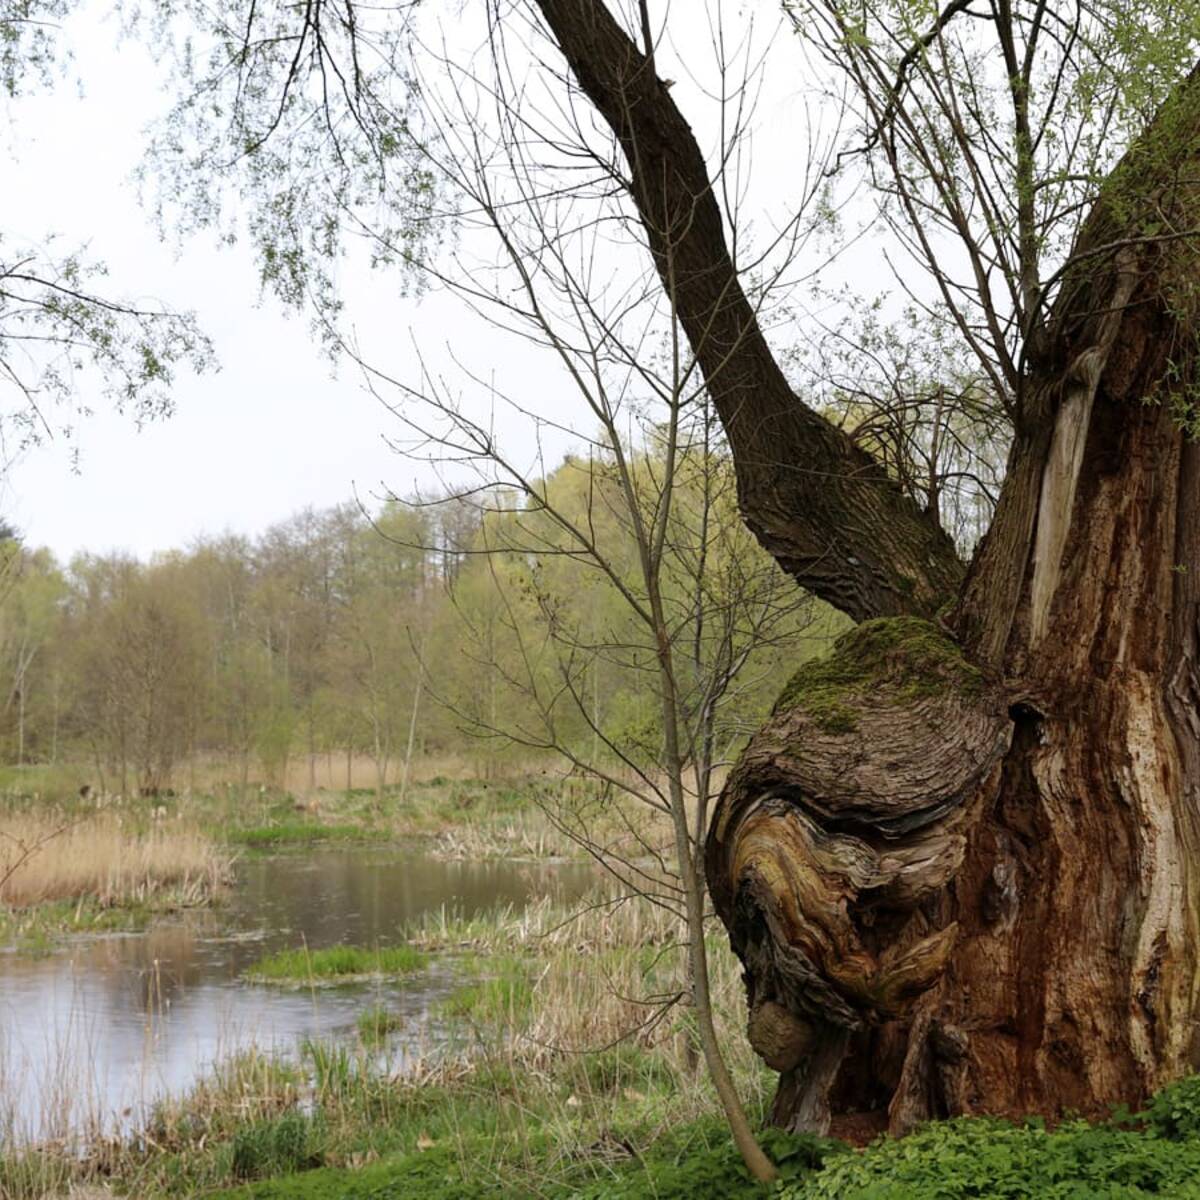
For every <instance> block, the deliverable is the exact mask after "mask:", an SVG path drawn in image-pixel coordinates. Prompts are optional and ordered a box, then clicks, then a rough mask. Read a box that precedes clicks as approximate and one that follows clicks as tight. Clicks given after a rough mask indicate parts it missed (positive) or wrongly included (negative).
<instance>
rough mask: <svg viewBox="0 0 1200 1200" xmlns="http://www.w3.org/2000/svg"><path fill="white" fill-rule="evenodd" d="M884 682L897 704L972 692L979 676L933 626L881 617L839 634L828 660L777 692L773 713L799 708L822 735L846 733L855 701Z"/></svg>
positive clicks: (809, 666) (979, 682) (800, 672)
mask: <svg viewBox="0 0 1200 1200" xmlns="http://www.w3.org/2000/svg"><path fill="white" fill-rule="evenodd" d="M885 682H886V683H887V684H888V685H889V687H890V688H891V689H892V690H893V692H894V693H895V694H896V696H897V698H898V699H899V700H900V701H901V702H903V701H907V700H919V699H921V698H923V697H925V696H930V695H934V694H936V693H937V692H939V691H942V690H943V689H952V690H954V691H957V692H960V693H972V692H976V691H978V690H979V688H980V687H982V685H983V676H982V675H981V674H980V672H979V670H978V669H977V668H975V667H973V666H972V665H971V664H970V663H968V662H967V660H966V659H965V658H964V657H963V654H962V651H961V649H960V648H959V647H958V644H957V643H956V642H955V641H954V640H953V639H952V638H951V637H950V636H949V634H947V633H946V632H945V631H944V630H943V629H941V628H940V627H939V626H938V625H935V624H934V623H933V622H931V621H924V620H922V619H920V618H919V617H883V618H880V619H878V620H874V621H864V622H863V623H862V624H861V625H857V626H855V628H854V629H852V630H850V632H849V633H844V634H842V636H841V637H840V638H838V640H837V641H836V642H835V643H834V646H833V650H832V652H831V653H830V654H829V655H828V657H826V658H820V659H814V660H812V661H810V662H807V663H805V664H804V665H803V666H802V667H801V668H800V669H799V670H798V671H797V672H796V673H795V674H794V675H793V676H792V678H791V679H790V680H789V682H788V684H787V686H786V687H785V688H784V689H783V692H782V693H781V695H780V697H779V699H778V700H777V701H776V703H775V710H774V711H775V712H776V713H779V712H786V711H787V710H789V709H793V708H803V709H804V711H805V712H807V713H808V714H809V715H810V716H811V717H812V719H813V720H814V722H815V723H816V724H817V725H818V727H820V728H821V729H824V730H825V731H826V732H827V733H849V732H852V731H853V729H854V727H855V710H854V699H855V697H856V696H859V695H863V694H865V693H867V692H869V691H874V690H875V689H876V688H877V687H878V686H879V685H880V684H883V683H885Z"/></svg>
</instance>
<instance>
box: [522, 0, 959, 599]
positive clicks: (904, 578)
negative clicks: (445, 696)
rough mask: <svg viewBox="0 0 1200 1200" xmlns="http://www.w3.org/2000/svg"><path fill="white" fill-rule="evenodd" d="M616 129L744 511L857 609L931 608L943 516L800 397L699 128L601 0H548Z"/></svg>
mask: <svg viewBox="0 0 1200 1200" xmlns="http://www.w3.org/2000/svg"><path fill="white" fill-rule="evenodd" d="M538 8H539V9H540V10H541V13H542V15H543V18H544V19H545V22H546V24H547V26H548V27H549V30H550V32H551V35H552V37H553V39H554V40H555V42H556V44H557V45H558V47H559V49H560V50H561V51H562V53H563V54H564V55H565V57H566V59H567V62H568V64H569V66H570V68H571V71H572V73H573V74H574V77H575V79H576V81H577V83H578V85H579V87H580V88H581V89H582V90H583V92H584V93H585V94H586V95H587V96H588V98H589V99H590V100H591V101H592V103H593V104H594V105H595V107H596V108H597V110H598V111H599V112H600V114H601V115H602V116H603V118H604V120H605V121H606V122H607V124H608V126H609V127H610V128H611V130H612V131H613V133H614V134H615V136H616V137H617V139H618V141H619V143H620V145H621V148H622V151H623V153H624V155H625V158H626V160H627V162H628V165H629V172H630V179H629V184H628V186H629V190H630V195H631V198H632V199H633V201H634V203H635V205H636V206H637V210H638V215H639V216H640V218H641V222H642V226H643V228H644V230H645V233H646V237H647V241H648V244H649V248H650V251H651V253H652V255H653V257H654V262H655V266H656V267H657V269H658V273H659V277H660V278H661V280H662V282H663V286H664V288H665V289H666V290H667V294H668V297H669V299H670V301H671V303H672V305H673V307H674V309H675V312H676V314H677V317H678V320H679V322H680V324H681V325H682V326H683V329H684V331H685V333H686V334H687V337H688V340H689V342H690V343H691V346H692V350H693V352H694V353H695V355H696V358H697V361H698V362H699V363H700V366H701V369H702V370H703V372H704V377H705V380H706V382H707V384H708V388H709V391H710V393H711V395H712V397H713V399H714V401H715V403H716V407H717V411H718V413H719V414H720V417H721V422H722V424H723V425H724V428H725V432H726V435H727V437H728V439H729V444H730V447H731V449H732V451H733V456H734V462H735V464H736V468H737V480H738V500H739V504H740V507H741V511H742V514H743V516H744V518H745V520H746V522H747V524H748V525H749V526H750V528H751V529H752V530H753V531H754V533H755V535H756V536H757V537H758V539H759V541H760V542H761V543H762V544H763V545H764V546H765V547H766V549H767V550H768V551H770V553H771V554H773V555H774V556H775V558H776V559H777V560H778V561H779V563H780V564H781V565H782V566H783V568H784V569H785V570H787V571H788V572H789V573H790V574H791V575H792V576H793V577H794V578H795V579H796V580H797V582H799V583H800V584H802V585H803V586H804V587H805V588H807V589H808V590H810V591H811V592H813V593H814V594H816V595H818V596H820V597H821V598H822V599H824V600H826V601H828V602H829V603H830V604H833V605H835V606H836V607H837V608H840V609H841V610H842V611H844V612H846V613H848V614H849V615H850V616H851V617H853V618H855V619H856V620H862V619H866V618H869V617H874V616H886V615H894V614H900V613H921V614H929V613H932V612H933V611H934V610H935V609H936V608H937V607H938V606H939V605H940V604H941V603H942V602H943V601H944V600H945V599H947V598H948V597H949V596H950V595H952V594H953V592H954V591H955V589H956V587H957V585H958V581H959V579H960V577H961V574H962V565H961V563H960V562H959V560H958V558H957V555H956V554H955V551H954V547H953V545H952V543H951V541H950V539H949V538H948V537H947V536H946V534H945V533H944V532H943V530H942V529H941V528H940V527H939V526H938V525H937V523H936V521H935V520H934V519H933V518H932V517H931V516H927V515H926V514H925V513H924V512H922V511H921V510H920V509H919V508H918V507H917V505H916V504H915V503H914V502H913V501H912V500H911V499H909V498H908V497H907V496H905V495H904V493H903V491H902V489H901V488H900V486H899V484H898V483H897V482H896V481H895V480H892V479H890V478H888V476H887V474H886V472H885V470H884V469H883V467H882V466H880V464H879V463H877V462H876V461H875V460H874V459H872V458H871V457H870V456H869V455H868V454H866V453H865V452H864V451H863V450H861V449H860V448H859V447H857V446H855V445H854V444H853V442H852V441H851V440H850V438H849V437H848V436H847V435H846V434H845V433H843V432H842V431H841V430H839V429H837V428H836V427H835V426H833V425H832V424H831V423H830V422H828V421H826V420H825V419H824V418H823V417H821V416H820V415H819V414H818V413H816V412H814V411H813V410H812V409H810V408H808V407H807V406H806V405H804V404H803V403H801V401H800V400H799V399H798V398H797V397H796V395H795V393H794V392H793V391H792V389H791V387H790V386H789V384H788V382H787V379H786V378H785V376H784V374H783V372H782V370H781V369H780V367H779V364H778V363H777V362H776V361H775V358H774V356H773V354H772V353H771V350H770V348H769V347H768V346H767V343H766V340H765V338H764V337H763V334H762V330H761V328H760V327H759V324H758V321H757V319H756V316H755V313H754V310H753V308H752V306H751V304H750V302H749V300H748V299H747V297H746V295H745V293H744V292H743V290H742V287H741V284H740V283H739V281H738V277H737V271H736V269H735V267H734V264H733V261H732V258H731V256H730V253H729V249H728V245H727V243H726V239H725V231H724V227H723V222H722V216H721V211H720V208H719V206H718V204H717V201H716V198H715V196H714V195H713V190H712V185H711V182H710V180H709V177H708V171H707V168H706V166H705V163H704V158H703V156H702V154H701V152H700V148H699V146H698V145H697V143H696V139H695V137H694V135H693V134H692V131H691V129H690V128H689V126H688V124H687V122H686V121H685V120H684V118H683V116H682V114H681V113H680V112H679V109H678V108H677V107H676V105H675V103H674V102H673V101H672V99H671V97H670V95H669V93H668V89H667V86H666V85H665V84H664V83H663V82H662V81H661V80H659V78H658V77H657V75H656V74H655V73H654V70H653V68H652V65H651V64H650V63H649V62H648V61H647V59H646V57H645V56H644V55H643V54H642V53H641V52H640V51H639V50H638V49H637V47H636V46H635V45H634V43H633V41H632V40H631V39H630V37H629V36H628V35H627V34H626V33H625V31H624V30H623V29H622V28H621V27H620V25H619V24H618V23H617V22H616V20H614V18H613V17H612V15H611V13H610V12H609V11H608V9H607V7H606V6H605V5H604V3H603V0H538Z"/></svg>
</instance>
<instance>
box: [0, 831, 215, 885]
mask: <svg viewBox="0 0 1200 1200" xmlns="http://www.w3.org/2000/svg"><path fill="white" fill-rule="evenodd" d="M231 867H232V858H231V856H230V855H229V854H228V853H226V852H224V851H222V850H221V849H220V848H219V847H218V846H217V844H216V843H215V842H214V841H213V840H212V839H211V838H209V837H207V836H206V835H205V834H203V833H202V832H201V831H200V830H198V829H197V828H195V827H194V826H191V825H187V824H184V823H182V822H180V821H178V820H161V821H152V822H151V823H150V824H149V825H148V826H146V827H140V828H139V827H138V825H137V824H136V823H135V822H133V821H131V820H129V819H128V818H127V817H124V816H123V815H122V814H121V813H117V812H109V811H100V812H97V813H94V814H90V815H84V816H75V815H65V814H64V813H62V812H61V811H24V812H9V813H0V904H3V905H5V906H7V907H9V908H29V907H31V906H33V905H36V904H43V903H47V902H50V901H63V900H70V901H73V900H82V899H87V900H89V901H91V902H93V903H95V904H97V905H99V906H100V907H103V908H109V907H116V906H120V905H134V904H152V903H156V902H159V901H162V900H164V899H166V898H167V897H169V898H170V902H171V906H172V907H190V906H195V905H200V904H204V903H207V902H208V901H209V900H211V899H212V897H213V896H214V895H215V894H217V893H218V892H219V891H220V889H221V888H222V887H223V886H224V885H225V884H226V883H227V882H228V881H229V878H230V872H231Z"/></svg>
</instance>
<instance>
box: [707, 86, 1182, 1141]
mask: <svg viewBox="0 0 1200 1200" xmlns="http://www.w3.org/2000/svg"><path fill="white" fill-rule="evenodd" d="M1198 116H1200V83H1198V82H1197V77H1196V76H1193V78H1192V79H1191V80H1189V81H1187V82H1186V83H1185V84H1184V85H1183V86H1182V87H1181V88H1180V90H1179V92H1178V93H1177V95H1176V96H1175V97H1173V99H1172V101H1171V103H1170V104H1169V105H1168V106H1167V107H1166V108H1165V109H1164V110H1163V112H1162V113H1161V114H1160V115H1159V116H1158V118H1156V120H1155V122H1154V123H1153V124H1152V125H1151V127H1150V129H1149V131H1148V132H1147V134H1146V135H1145V136H1144V138H1143V139H1142V140H1141V141H1140V142H1139V143H1138V144H1137V145H1135V147H1134V148H1133V149H1132V150H1131V151H1130V154H1129V155H1128V156H1127V159H1126V161H1125V162H1124V163H1123V164H1122V165H1121V167H1119V168H1118V170H1117V172H1115V173H1114V176H1113V177H1112V179H1110V180H1109V182H1108V184H1106V186H1105V188H1104V189H1103V191H1102V193H1101V198H1100V200H1099V201H1098V203H1097V205H1096V209H1095V211H1094V212H1093V214H1092V216H1091V218H1090V219H1089V222H1088V223H1087V225H1086V227H1085V228H1084V230H1083V233H1082V235H1081V238H1080V242H1079V244H1078V246H1077V247H1076V250H1075V254H1074V256H1073V258H1074V261H1075V266H1073V267H1072V269H1071V271H1070V272H1069V274H1068V275H1067V277H1066V281H1065V283H1064V286H1063V289H1062V292H1061V295H1060V297H1059V299H1058V301H1057V302H1056V306H1055V310H1054V312H1053V313H1052V315H1051V320H1050V322H1049V330H1050V343H1049V345H1050V349H1049V351H1048V354H1047V357H1046V358H1045V360H1044V361H1042V362H1039V363H1037V364H1035V365H1034V367H1033V368H1032V370H1031V373H1030V377H1029V379H1028V385H1027V388H1026V396H1025V408H1024V412H1023V420H1022V425H1021V426H1020V427H1019V428H1018V430H1017V438H1016V441H1015V444H1014V452H1013V457H1012V460H1011V462H1010V467H1009V473H1008V478H1007V480H1006V483H1005V487H1004V491H1003V493H1002V496H1001V501H1000V505H999V507H998V510H997V513H996V517H995V520H994V523H993V527H992V530H991V531H990V533H989V536H988V539H987V541H986V543H985V545H984V547H983V548H982V549H981V552H980V554H979V555H978V556H977V559H976V561H975V563H974V564H973V566H972V569H971V572H970V574H969V577H968V579H967V581H966V583H965V585H964V588H963V591H962V595H961V597H960V601H959V604H958V607H957V609H956V610H955V612H954V613H953V614H951V617H950V619H949V622H948V623H947V625H946V626H940V625H936V626H935V625H932V624H927V623H924V622H912V621H910V622H907V623H905V622H904V621H895V620H892V621H884V622H872V623H867V624H865V625H862V626H860V627H859V628H858V629H857V630H855V631H853V632H852V633H851V634H850V635H847V637H846V638H845V639H843V641H842V642H841V643H839V646H838V647H837V649H836V651H835V653H834V655H833V657H832V658H831V659H830V660H829V661H828V662H826V663H824V664H817V665H815V666H812V667H808V668H805V669H804V670H802V671H801V672H800V673H799V675H798V677H797V679H796V680H795V681H794V682H793V685H791V686H790V687H789V689H788V691H787V692H786V693H785V695H784V697H783V698H781V702H780V705H779V706H778V708H777V711H776V714H775V716H774V717H773V718H772V720H771V721H770V722H768V724H767V725H766V726H765V727H764V729H763V730H762V731H760V733H759V734H758V735H757V736H756V737H755V739H754V740H753V742H752V743H751V745H750V747H749V749H748V750H747V752H746V754H745V755H744V757H743V759H742V760H741V762H740V763H739V765H738V767H737V768H736V770H735V771H734V772H733V773H732V774H731V777H730V780H729V783H728V784H727V787H726V789H725V791H724V793H723V795H722V798H721V801H720V803H719V805H718V808H717V812H716V814H715V816H714V822H713V825H712V827H711V830H710V834H709V845H708V859H707V866H708V877H709V884H710V889H711V891H712V894H713V898H714V900H715V902H716V906H717V909H718V912H719V913H720V915H721V916H722V918H723V919H724V920H725V922H726V924H727V925H728V926H729V929H730V933H731V937H732V940H733V944H734V947H735V949H736V950H737V951H738V953H739V954H740V955H741V957H742V959H743V961H744V962H745V964H746V968H747V979H748V993H749V1000H750V1034H751V1040H752V1041H753V1042H754V1044H755V1046H756V1048H757V1049H759V1052H760V1054H762V1055H763V1057H764V1058H765V1059H766V1061H768V1062H769V1063H771V1064H772V1065H774V1066H776V1067H777V1068H779V1069H780V1070H781V1079H780V1086H779V1091H778V1093H777V1096H776V1103H775V1112H774V1115H775V1119H776V1120H777V1121H778V1122H779V1123H781V1124H784V1125H788V1126H790V1127H793V1128H815V1129H824V1128H828V1127H829V1126H830V1124H831V1123H832V1124H833V1125H834V1126H835V1127H836V1123H837V1118H838V1117H839V1116H840V1115H843V1114H847V1113H856V1114H861V1113H864V1112H867V1113H872V1114H874V1116H875V1118H876V1119H877V1121H878V1123H879V1124H880V1126H881V1127H882V1126H887V1127H889V1128H890V1129H891V1130H893V1131H895V1132H902V1131H904V1130H906V1129H908V1128H911V1126H912V1125H913V1124H914V1123H915V1122H917V1121H920V1120H923V1119H927V1118H929V1117H939V1116H947V1115H956V1114H960V1113H993V1114H1001V1115H1009V1116H1017V1115H1021V1114H1025V1113H1031V1112H1032V1113H1040V1114H1043V1115H1046V1116H1051V1117H1053V1116H1058V1115H1061V1114H1064V1113H1067V1112H1079V1113H1083V1114H1086V1115H1093V1116H1101V1115H1104V1114H1106V1113H1107V1112H1108V1110H1109V1106H1111V1105H1113V1104H1117V1103H1122V1102H1124V1103H1127V1104H1130V1105H1137V1104H1139V1103H1140V1102H1141V1101H1143V1100H1144V1099H1145V1098H1146V1096H1147V1095H1148V1094H1149V1093H1150V1092H1152V1091H1154V1090H1155V1089H1157V1088H1158V1087H1160V1086H1161V1085H1162V1084H1164V1083H1166V1082H1168V1081H1169V1080H1171V1079H1172V1078H1175V1077H1177V1076H1179V1075H1181V1074H1183V1073H1185V1072H1188V1071H1191V1070H1195V1069H1197V1068H1198V1067H1200V1033H1198V1032H1197V1031H1198V1030H1200V1024H1198V1020H1197V1019H1198V1017H1200V884H1198V878H1197V876H1198V872H1200V704H1198V701H1200V675H1198V672H1197V661H1198V660H1197V652H1198V646H1197V639H1198V635H1200V624H1198V622H1200V447H1198V446H1197V445H1196V444H1195V443H1194V442H1191V441H1189V440H1188V439H1187V438H1186V437H1185V435H1184V433H1183V431H1182V429H1181V427H1180V420H1179V416H1180V413H1179V411H1178V408H1179V406H1180V404H1181V403H1182V404H1186V403H1187V402H1188V399H1189V397H1190V396H1191V395H1193V394H1194V391H1193V389H1195V388H1196V383H1197V379H1198V375H1197V364H1196V359H1197V353H1196V349H1195V347H1196V341H1197V334H1196V330H1197V313H1196V310H1195V304H1194V302H1192V301H1190V299H1189V297H1188V293H1187V280H1188V278H1189V276H1192V277H1194V274H1195V271H1196V268H1197V252H1196V250H1195V247H1194V245H1193V242H1194V239H1193V238H1190V237H1187V236H1184V235H1186V234H1187V233H1188V231H1191V230H1196V229H1197V228H1200V191H1198V189H1197V186H1196V184H1195V182H1194V180H1195V179H1196V178H1197V165H1198V163H1197V160H1198V159H1200V148H1198V147H1197V139H1196V135H1195V130H1196V129H1197V128H1200V120H1198V119H1197V118H1198ZM1151 228H1153V229H1154V230H1156V231H1161V230H1163V229H1166V230H1168V231H1169V234H1168V235H1167V238H1166V239H1164V238H1163V237H1162V236H1161V233H1159V232H1156V233H1155V234H1154V235H1153V236H1145V235H1144V231H1146V230H1148V229H1151ZM951 631H953V632H954V633H955V634H956V635H957V639H956V640H955V639H952V638H951V636H950V634H951ZM931 681H932V682H931Z"/></svg>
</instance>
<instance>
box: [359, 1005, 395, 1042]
mask: <svg viewBox="0 0 1200 1200" xmlns="http://www.w3.org/2000/svg"><path fill="white" fill-rule="evenodd" d="M405 1024H406V1022H405V1020H404V1018H403V1017H402V1016H401V1015H400V1014H399V1013H397V1012H392V1010H391V1009H389V1008H384V1007H383V1006H382V1005H379V1004H377V1005H374V1006H373V1007H371V1008H368V1009H366V1010H365V1011H364V1012H360V1013H359V1014H358V1019H357V1020H356V1021H355V1025H356V1026H357V1027H358V1036H359V1039H360V1040H361V1041H362V1043H363V1045H364V1046H379V1045H382V1044H383V1043H384V1042H385V1041H387V1039H388V1038H389V1037H390V1036H391V1035H392V1034H393V1033H399V1031H400V1030H401V1029H403V1028H404V1026H405Z"/></svg>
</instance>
